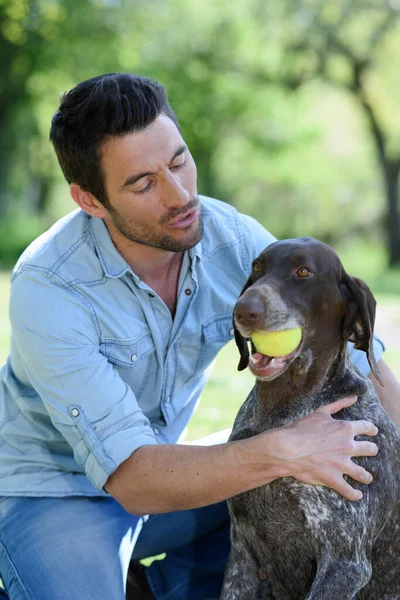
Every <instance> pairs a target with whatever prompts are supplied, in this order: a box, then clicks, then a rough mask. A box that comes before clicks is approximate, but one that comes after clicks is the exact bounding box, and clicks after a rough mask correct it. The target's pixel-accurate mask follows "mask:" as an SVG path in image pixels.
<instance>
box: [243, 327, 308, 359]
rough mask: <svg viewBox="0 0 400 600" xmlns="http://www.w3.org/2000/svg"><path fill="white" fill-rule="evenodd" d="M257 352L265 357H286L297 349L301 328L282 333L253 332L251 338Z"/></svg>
mask: <svg viewBox="0 0 400 600" xmlns="http://www.w3.org/2000/svg"><path fill="white" fill-rule="evenodd" d="M251 339H252V341H253V344H254V345H255V347H256V349H257V351H258V352H260V353H261V354H265V355H266V356H286V354H290V352H293V350H295V349H296V348H297V346H298V345H299V343H300V340H301V328H300V327H296V328H295V329H286V330H284V331H255V332H254V333H253V335H252V336H251Z"/></svg>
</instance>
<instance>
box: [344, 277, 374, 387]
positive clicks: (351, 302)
mask: <svg viewBox="0 0 400 600" xmlns="http://www.w3.org/2000/svg"><path fill="white" fill-rule="evenodd" d="M339 287H340V291H341V293H342V296H343V298H344V300H345V303H346V309H347V310H346V314H345V317H344V322H343V336H344V339H345V340H347V341H349V342H354V347H355V348H357V350H364V352H366V354H367V359H368V362H369V366H370V367H371V371H372V373H373V374H374V376H375V377H376V379H377V380H378V381H379V383H380V384H381V385H383V384H382V381H381V379H380V376H379V369H378V365H377V364H376V359H375V356H374V350H373V333H374V325H375V309H376V300H375V298H374V296H373V294H372V292H371V290H370V289H369V287H368V286H367V284H366V283H365V282H364V281H362V279H358V277H351V276H350V275H348V274H347V273H346V272H344V275H343V277H342V280H341V282H340V284H339Z"/></svg>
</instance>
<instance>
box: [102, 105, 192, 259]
mask: <svg viewBox="0 0 400 600" xmlns="http://www.w3.org/2000/svg"><path fill="white" fill-rule="evenodd" d="M100 154H101V162H102V169H103V174H104V180H105V189H106V193H107V196H108V201H109V207H107V217H105V219H104V220H105V222H106V224H107V227H108V229H109V230H110V234H111V236H112V237H113V238H114V239H115V238H118V239H119V240H120V241H123V240H122V239H121V236H123V237H124V238H125V241H126V239H127V240H130V241H133V242H138V243H140V244H144V245H147V246H152V247H154V248H159V249H161V250H167V251H169V252H182V251H185V250H187V249H189V248H192V247H193V246H195V244H197V243H198V242H199V241H200V239H201V237H202V233H203V228H202V222H201V215H200V205H199V200H198V198H197V187H196V166H195V163H194V160H193V158H192V155H191V154H190V152H189V150H188V148H187V147H186V145H185V142H184V141H183V139H182V136H181V134H180V133H179V131H178V129H177V127H176V125H175V124H174V122H173V121H171V119H169V118H168V117H167V116H165V115H160V116H159V117H158V118H157V119H156V120H155V121H154V123H152V124H151V125H150V126H149V127H148V128H146V129H144V130H142V131H139V132H136V133H130V134H127V135H125V136H123V137H115V138H111V139H110V140H108V141H107V142H106V143H105V144H104V145H103V146H102V148H101V152H100Z"/></svg>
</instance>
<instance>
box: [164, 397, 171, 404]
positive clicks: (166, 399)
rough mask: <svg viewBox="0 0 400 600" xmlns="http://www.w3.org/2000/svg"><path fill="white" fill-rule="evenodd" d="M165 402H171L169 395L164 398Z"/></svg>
mask: <svg viewBox="0 0 400 600" xmlns="http://www.w3.org/2000/svg"><path fill="white" fill-rule="evenodd" d="M165 402H167V404H169V402H171V396H167V397H166V398H165Z"/></svg>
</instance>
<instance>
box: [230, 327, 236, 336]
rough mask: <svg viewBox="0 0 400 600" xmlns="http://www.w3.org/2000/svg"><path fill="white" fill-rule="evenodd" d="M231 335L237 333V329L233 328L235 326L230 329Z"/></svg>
mask: <svg viewBox="0 0 400 600" xmlns="http://www.w3.org/2000/svg"><path fill="white" fill-rule="evenodd" d="M229 335H235V330H234V329H233V327H232V328H231V329H230V330H229Z"/></svg>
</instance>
